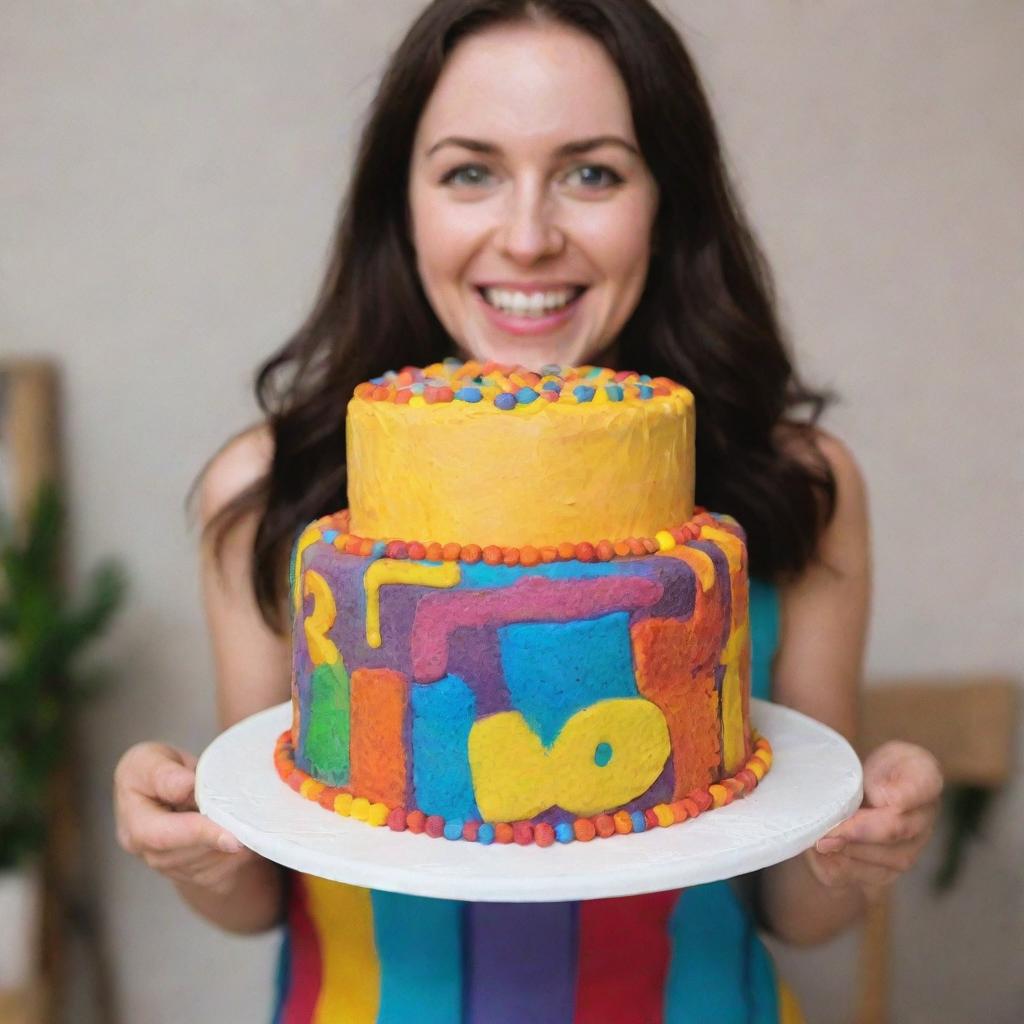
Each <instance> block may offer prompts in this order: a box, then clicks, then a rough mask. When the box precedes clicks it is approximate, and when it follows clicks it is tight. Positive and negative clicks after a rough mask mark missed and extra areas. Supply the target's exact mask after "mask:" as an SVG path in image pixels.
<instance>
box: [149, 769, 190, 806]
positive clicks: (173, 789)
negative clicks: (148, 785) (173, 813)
mask: <svg viewBox="0 0 1024 1024" xmlns="http://www.w3.org/2000/svg"><path fill="white" fill-rule="evenodd" d="M195 788H196V773H195V772H194V771H193V770H192V769H191V768H188V767H186V766H185V765H183V764H178V763H177V762H174V761H166V762H165V763H164V764H161V765H159V766H158V767H157V768H156V770H155V771H154V772H153V795H154V796H155V797H156V798H157V799H158V800H159V801H160V802H161V803H164V804H167V806H168V807H175V808H180V809H182V810H195V809H196V802H195Z"/></svg>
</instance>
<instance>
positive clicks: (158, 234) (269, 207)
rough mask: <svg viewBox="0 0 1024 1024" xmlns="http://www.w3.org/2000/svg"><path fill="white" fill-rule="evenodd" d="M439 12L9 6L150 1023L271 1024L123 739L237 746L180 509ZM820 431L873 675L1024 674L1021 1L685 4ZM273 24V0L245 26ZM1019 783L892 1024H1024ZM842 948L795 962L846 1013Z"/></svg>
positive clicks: (10, 107) (285, 327)
mask: <svg viewBox="0 0 1024 1024" xmlns="http://www.w3.org/2000/svg"><path fill="white" fill-rule="evenodd" d="M420 6H421V5H420V3H419V2H416V0H401V2H399V0H388V3H387V4H386V5H385V4H379V3H373V2H371V0H347V2H346V0H334V2H333V3H327V2H318V3H306V4H298V3H287V4H260V5H258V6H257V5H244V4H240V3H232V2H228V0H207V2H202V3H200V2H198V0H185V2H179V3H175V4H166V3H157V2H154V0H134V2H132V3H127V2H123V3H120V4H118V3H114V2H106V3H96V4H82V3H78V2H74V0H49V2H47V3H45V4H38V3H36V2H32V0H7V2H6V3H5V4H4V31H3V32H0V131H2V144H0V338H2V341H0V346H3V349H4V350H5V351H7V350H8V349H10V351H12V352H13V351H18V352H22V353H31V354H53V355H55V356H57V357H58V358H59V359H60V360H61V362H62V364H63V367H64V374H65V391H66V399H67V404H66V421H65V426H66V442H67V448H68V454H69V457H70V459H69V461H70V484H71V491H72V498H73V505H74V510H75V520H74V528H73V540H74V561H75V565H76V567H78V568H81V567H83V566H85V565H87V564H89V563H91V562H93V561H94V560H95V559H96V558H97V557H98V556H99V555H101V554H103V553H107V552H112V551H116V552H118V553H120V555H121V557H122V558H123V559H124V560H125V561H126V563H127V564H128V566H129V568H130V571H131V575H132V578H133V581H134V588H133V593H132V600H131V605H130V609H129V610H128V612H127V614H125V615H124V616H123V618H122V620H121V622H120V624H119V626H118V628H117V630H116V632H115V633H114V635H113V636H112V637H111V639H110V641H109V643H108V644H107V645H106V653H107V655H108V657H109V659H110V660H111V661H112V662H114V663H115V664H116V665H117V666H118V667H119V669H120V671H121V684H120V686H119V687H118V689H117V690H116V691H115V692H113V693H111V694H110V695H109V696H108V697H107V698H106V699H105V700H104V701H103V702H102V704H100V705H99V706H97V707H96V708H95V710H94V711H93V712H92V713H91V714H90V716H89V722H88V725H89V735H88V764H87V773H86V778H87V780H88V793H87V798H86V800H85V808H86V810H87V812H88V820H89V827H90V834H91V840H92V843H93V847H94V850H95V852H96V854H97V863H98V864H99V884H100V885H101V887H102V892H103V894H104V899H103V903H104V907H105V909H106V911H107V917H108V923H109V925H110V926H111V928H112V929H113V939H112V941H113V946H114V951H115V953H116V962H117V966H118V986H119V990H120V993H121V996H122V999H123V1005H124V1010H125V1020H126V1021H129V1022H132V1024H134V1022H145V1024H170V1022H179V1021H212V1020H230V1021H236V1020H237V1021H241V1020H257V1019H263V1017H264V1015H265V1012H266V1007H267V1002H268V999H269V994H270V988H271V954H272V946H273V943H272V942H271V941H270V940H269V939H260V940H251V941H242V940H234V939H226V938H224V937H222V936H220V935H219V934H216V933H215V932H213V931H212V930H210V929H208V928H206V927H205V926H204V925H202V924H200V923H198V922H197V921H196V920H194V919H193V918H192V917H190V915H189V914H188V913H187V912H186V911H185V910H183V909H182V908H181V907H180V906H179V904H178V902H177V900H176V899H175V897H174V895H173V893H172V892H171V891H170V889H169V887H168V886H167V885H165V884H164V883H163V882H161V881H160V880H159V879H157V878H155V877H154V876H152V875H150V874H149V873H148V872H147V871H145V870H144V869H143V868H142V867H140V866H139V865H137V864H135V863H133V862H132V861H130V860H129V859H128V858H127V857H126V856H124V855H123V854H121V853H120V852H119V851H118V850H117V849H116V847H115V844H114V842H113V839H112V830H111V812H110V808H109V806H108V799H107V792H108V780H109V775H110V771H111V770H112V768H113V765H114V763H115V760H116V758H117V756H118V754H119V753H120V751H121V750H123V749H124V748H125V747H126V746H127V745H129V744H130V743H131V742H133V741H134V740H136V739H139V738H142V737H149V736H159V737H164V738H166V739H168V740H171V741H174V742H177V743H181V744H184V745H185V746H188V747H191V748H193V749H195V750H198V749H199V748H201V747H202V745H203V744H204V743H205V742H207V741H208V740H209V739H210V737H211V736H212V734H213V730H214V716H213V702H212V679H211V670H210V665H209V659H208V649H207V643H206V639H205V636H204V631H203V625H202V621H201V616H200V612H199V610H198V605H197V599H196V584H195V580H194V576H193V572H192V568H191V565H192V558H193V539H192V538H191V537H190V536H189V534H188V533H187V531H186V527H185V523H184V519H183V514H182V500H183V496H184V494H185V491H186V488H187V486H188V484H189V482H190V480H191V478H192V476H193V474H194V472H195V471H196V470H197V469H198V467H199V466H200V464H201V463H202V461H203V459H204V458H205V457H206V456H207V455H208V454H209V453H210V452H211V451H212V450H213V449H214V447H215V446H216V445H217V444H218V443H219V442H220V441H221V440H222V439H223V438H224V437H225V436H226V435H227V434H228V433H229V432H230V431H232V430H234V429H236V428H238V427H240V426H242V425H243V424H245V423H246V422H247V421H248V420H250V419H251V418H252V417H253V416H254V406H253V403H252V400H251V397H250V393H249V383H250V378H251V373H252V370H253V367H254V366H255V364H256V362H257V361H258V360H259V359H260V358H261V357H262V356H263V355H265V354H266V353H268V352H269V351H270V350H271V349H272V348H273V347H274V346H275V345H276V344H277V343H278V342H279V341H280V340H281V339H282V338H283V337H284V335H285V334H286V333H287V332H288V331H289V329H290V328H292V327H293V326H294V325H295V324H296V322H297V319H298V318H299V317H300V316H301V314H302V313H303V311H304V309H305V308H306V305H307V304H308V302H309V300H310V298H311V295H312V293H313V291H314V288H315V286H316V283H317V278H318V274H319V270H320V268H321V266H322V260H323V254H324V251H325V246H326V242H327V238H328V235H329V232H330V228H331V223H332V221H333V217H334V212H335V207H336V204H337V200H338V197H339V196H340V193H341V189H342V186H343V183H344V181H345V178H346V174H347V168H348V164H349V160H350V158H351V153H352V149H353V143H354V140H355V137H356V133H357V131H358V126H359V124H360V117H361V112H362V110H363V108H364V107H365V104H366V102H367V101H368V99H369V98H370V96H371V95H372V91H373V86H374V82H375V76H376V75H377V73H378V71H379V69H380V66H381V62H382V60H383V59H384V56H385V54H386V53H387V51H388V49H389V48H390V47H391V46H393V45H394V44H395V43H396V42H397V39H398V37H399V36H400V33H401V31H402V30H403V28H404V26H405V25H406V24H407V23H408V21H409V18H410V16H411V15H412V14H413V12H414V11H416V10H418V9H419V7H420ZM669 6H670V7H671V9H672V10H673V11H674V12H676V13H677V14H678V15H679V17H680V18H681V21H682V23H683V25H684V26H685V27H686V29H687V37H688V39H689V41H690V43H691V44H692V47H693V49H694V51H695V53H696V55H697V57H698V59H699V61H700V63H701V66H702V67H703V69H704V71H705V73H706V78H707V82H708V85H709V88H710V91H711V93H712V96H713V101H714V104H715V107H716V109H717V111H718V112H719V114H720V117H721V124H722V127H723V131H724V134H725V137H726V140H727V144H728V148H729V150H730V152H731V154H732V156H733V158H734V161H735V167H736V171H737V176H738V178H739V180H740V182H741V184H742V188H743V192H744V194H745V196H746V197H747V200H748V202H749V208H750V211H751V214H752V217H753V219H754V221H755V223H756V225H757V227H758V229H759V230H760V232H761V235H762V238H763V240H764V243H765V245H766V247H767V249H768V252H769V254H770V256H771V259H772V261H773V264H774V267H775V270H776V273H777V277H778V282H779V290H780V294H781V299H782V306H783V310H784V313H785V316H786V319H787V322H788V324H789V325H790V327H791V329H792V334H793V337H794V339H795V343H796V346H797V348H798V350H799V354H800V356H801V358H802V360H803V363H804V366H805V368H806V370H807V371H808V374H809V376H811V378H812V379H814V380H815V381H817V382H819V383H825V384H828V385H833V386H835V387H836V388H837V389H838V390H839V391H840V392H841V394H842V396H843V399H844V401H843V404H842V405H841V406H839V407H837V408H836V410H835V411H834V413H833V414H832V416H831V418H830V420H829V423H830V424H831V425H832V427H833V428H834V429H835V430H836V431H837V432H838V433H839V434H840V435H842V436H843V437H844V438H846V439H847V440H848V441H849V443H850V444H851V445H852V447H853V448H854V450H855V451H856V453H857V454H858V456H859V458H860V460H861V463H862V465H863V467H864V470H865V473H866V475H867V478H868V482H869V485H870V488H871V494H872V502H873V510H874V521H875V537H876V553H877V565H878V573H877V575H878V593H877V600H876V605H875V616H874V628H873V635H872V643H871V652H870V658H869V664H870V670H871V672H872V674H875V675H880V674H896V673H905V672H923V673H957V672H971V671H975V670H982V669H986V670H1004V671H1008V672H1013V673H1016V674H1018V675H1020V674H1021V670H1022V667H1024V630H1022V628H1021V626H1022V590H1024V588H1022V573H1021V568H1020V566H1021V559H1022V556H1024V539H1022V538H1024V532H1022V531H1021V529H1020V514H1021V512H1022V511H1024V508H1022V504H1024V501H1022V499H1024V479H1022V474H1021V461H1020V454H1021V450H1022V441H1024V437H1022V419H1021V416H1020V413H1019V412H1018V411H1017V407H1018V404H1019V403H1020V402H1021V399H1022V398H1024V394H1022V387H1024V384H1022V382H1024V365H1022V351H1024V344H1022V337H1021V330H1020V313H1021V299H1022V294H1021V280H1022V277H1021V270H1022V266H1021V244H1022V241H1024V237H1022V235H1024V233H1022V225H1021V214H1020V187H1019V182H1020V181H1021V180H1022V178H1024V153H1022V142H1021V134H1020V116H1021V111H1022V95H1021V76H1020V72H1019V56H1020V53H1021V51H1022V48H1024V17H1022V15H1024V5H1021V4H1020V3H1018V2H1014V0H1003V2H999V0H975V2H972V3H966V2H952V0H942V2H936V0H928V2H926V0H901V2H900V3H891V2H884V0H816V2H814V3H800V2H797V0H788V2H783V0H775V2H773V3H758V4H754V3H751V2H740V0H704V2H700V3H697V2H686V0H676V2H675V3H672V4H671V5H669ZM257 10H258V13H255V12H256V11H257ZM1022 822H1024V791H1022V788H1021V787H1020V785H1015V786H1014V787H1013V789H1012V790H1011V791H1010V792H1009V793H1007V794H1006V795H1005V796H1004V797H1003V798H1002V799H1001V801H1000V802H999V804H998V806H997V808H996V812H995V816H994V818H993V820H992V823H991V828H990V830H989V834H988V840H987V843H986V846H985V848H984V849H979V850H975V851H973V852H972V855H971V857H970V861H969V864H968V868H967V872H966V875H965V877H964V879H963V881H962V884H961V885H960V887H959V889H958V890H957V891H956V892H955V893H954V894H953V895H952V896H950V897H947V898H946V899H945V900H943V901H936V900H935V899H933V898H932V897H931V896H930V895H929V894H928V893H927V891H926V878H925V873H924V872H923V871H922V872H918V873H917V874H916V875H915V877H914V878H913V879H911V880H909V881H908V882H907V883H906V884H905V885H904V886H903V888H902V890H901V892H900V898H899V904H898V908H897V910H898V912H897V952H896V961H897V962H896V970H897V1001H898V1008H899V1012H898V1015H897V1019H898V1020H900V1021H901V1022H905V1024H914V1022H921V1024H924V1022H925V1021H927V1022H929V1024H935V1022H939V1021H948V1022H954V1021H955V1022H961V1021H981V1020H984V1021H987V1022H992V1024H998V1022H1006V1024H1009V1022H1011V1021H1016V1020H1019V1019H1020V1015H1021V1013H1022V1012H1024V982H1022V981H1021V973H1020V969H1019V952H1018V951H1017V950H1015V949H1014V946H1015V945H1016V947H1018V950H1019V946H1020V944H1021V942H1022V940H1024V936H1022V923H1024V922H1022V916H1024V915H1022V911H1024V907H1022V896H1021V887H1020V884H1019V881H1020V872H1019V864H1020V850H1021V845H1022V841H1024V825H1022ZM850 955H851V947H850V941H849V940H842V941H840V942H839V943H837V944H834V945H833V947H830V948H828V949H825V950H820V951H815V952H813V953H810V954H787V955H786V956H785V958H784V959H785V965H786V969H787V970H788V971H790V973H791V974H792V976H793V977H794V979H795V980H796V982H797V984H798V987H799V988H801V990H802V991H803V992H804V993H805V994H806V996H807V1000H808V1005H809V1007H810V1008H811V1009H812V1018H813V1019H816V1020H822V1021H841V1020H844V1019H847V1017H846V1005H847V1004H846V993H848V992H849V980H848V976H849V974H850V965H851V961H850Z"/></svg>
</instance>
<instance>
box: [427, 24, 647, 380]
mask: <svg viewBox="0 0 1024 1024" xmlns="http://www.w3.org/2000/svg"><path fill="white" fill-rule="evenodd" d="M525 52H529V53H530V60H528V61H524V60H523V59H522V55H523V53H525ZM409 179H410V180H409V206H410V210H411V213H412V231H413V244H414V246H415V249H416V265H417V269H418V271H419V276H420V280H421V281H422V283H423V288H424V290H425V291H426V294H427V298H428V300H429V301H430V304H431V306H432V307H433V309H434V311H435V313H436V314H437V317H438V319H439V320H440V321H441V323H442V324H443V325H444V328H445V330H446V331H447V332H448V334H449V335H450V336H451V337H452V338H455V339H456V340H457V341H458V343H459V346H460V348H461V349H462V350H463V351H464V352H465V353H466V354H470V353H472V354H476V355H478V356H479V357H481V358H487V359H495V360H498V361H500V362H510V363H516V362H523V363H528V364H531V365H536V366H542V365H544V364H545V363H555V364H562V365H578V364H582V363H586V362H600V361H601V358H602V356H603V355H604V354H605V353H606V352H607V350H608V349H609V348H610V347H611V346H612V345H613V344H614V341H615V338H616V337H617V335H618V334H619V332H620V331H621V329H622V327H623V325H624V324H625V322H626V320H627V319H628V317H629V315H630V314H631V313H632V312H633V310H634V309H635V308H636V306H637V303H638V302H639V299H640V294H641V292H642V290H643V286H644V282H645V280H646V278H647V268H648V263H649V260H650V250H651V229H652V226H653V223H654V218H655V215H656V211H657V206H658V186H657V183H656V182H655V180H654V177H653V175H652V174H651V172H650V170H649V168H648V167H647V164H646V162H645V161H644V158H643V156H642V154H641V153H640V149H639V144H638V142H637V139H636V134H635V131H634V128H633V118H632V113H631V109H630V102H629V95H628V93H627V91H626V87H625V84H624V82H623V80H622V77H621V75H620V74H619V73H618V71H617V70H616V67H615V64H614V63H613V62H612V59H611V57H610V56H609V53H608V51H607V50H606V49H605V48H604V47H603V46H602V45H601V44H600V43H599V42H598V41H597V40H596V39H594V38H592V37H590V36H587V35H584V34H583V33H581V32H579V31H578V30H577V29H575V28H573V27H571V26H569V25H566V24H560V23H557V22H555V23H546V24H545V23H536V22H525V23H522V24H518V25H502V26H499V27H495V28H491V29H489V30H486V31H482V32H479V33H477V34H475V35H473V36H470V37H469V38H468V39H465V40H463V41H462V42H461V43H460V44H459V45H458V46H456V47H455V49H454V50H453V52H452V54H451V56H450V57H449V59H448V62H447V64H446V65H445V68H444V70H443V72H442V73H441V76H440V79H439V80H438V83H437V85H436V87H435V89H434V92H433V93H432V94H431V97H430V100H429V101H428V102H427V105H426V107H425V108H424V111H423V116H422V118H421V120H420V123H419V127H418V129H417V131H416V137H415V140H414V142H413V155H412V164H411V168H410V175H409Z"/></svg>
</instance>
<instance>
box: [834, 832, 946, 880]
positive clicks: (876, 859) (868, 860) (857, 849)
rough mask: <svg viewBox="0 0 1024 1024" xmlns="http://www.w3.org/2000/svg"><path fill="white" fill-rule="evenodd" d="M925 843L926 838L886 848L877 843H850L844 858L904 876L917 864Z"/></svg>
mask: <svg viewBox="0 0 1024 1024" xmlns="http://www.w3.org/2000/svg"><path fill="white" fill-rule="evenodd" d="M925 841H926V837H921V838H918V839H911V840H908V841H907V842H905V843H893V844H890V845H886V846H881V845H879V844H877V843H849V844H848V845H847V846H846V848H845V849H844V850H843V856H844V857H849V858H850V859H851V860H855V861H857V862H858V863H860V864H874V865H876V866H878V867H883V868H890V869H892V870H893V871H897V872H899V873H900V874H904V873H905V872H907V871H909V870H910V869H911V868H912V867H913V866H914V865H915V864H916V863H917V858H918V856H919V855H920V853H921V850H923V849H924V845H925Z"/></svg>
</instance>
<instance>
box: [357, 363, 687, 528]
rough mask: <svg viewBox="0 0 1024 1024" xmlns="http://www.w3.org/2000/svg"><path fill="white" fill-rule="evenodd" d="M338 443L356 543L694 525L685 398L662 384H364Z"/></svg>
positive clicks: (424, 380) (468, 367)
mask: <svg viewBox="0 0 1024 1024" xmlns="http://www.w3.org/2000/svg"><path fill="white" fill-rule="evenodd" d="M347 438H348V480H349V483H348V499H349V509H350V512H351V529H352V531H353V532H355V533H358V534H361V535H362V536H364V537H376V538H380V539H400V540H419V541H425V542H427V541H436V542H439V543H442V544H443V543H449V542H457V543H460V544H479V545H481V546H484V545H489V544H496V545H510V546H517V547H521V546H524V545H534V546H540V545H557V544H560V543H563V542H572V543H579V542H582V541H590V542H593V543H597V542H598V541H600V540H609V541H613V542H614V541H617V540H625V539H627V538H630V537H653V536H654V534H655V533H657V532H658V531H659V530H664V529H666V528H669V527H673V526H677V525H679V524H680V523H684V522H686V521H687V520H688V519H689V518H690V516H691V515H692V513H693V477H694V409H693V395H692V394H691V393H690V392H689V391H688V390H687V389H686V388H684V387H682V386H681V385H679V384H676V383H674V382H673V381H670V380H667V379H666V378H661V377H659V378H655V379H654V380H651V379H650V378H648V377H645V376H641V375H639V374H636V373H628V372H617V371H614V370H609V369H604V368H601V367H589V366H584V367H579V368H560V367H553V366H552V367H544V368H543V371H542V372H541V373H533V372H530V371H528V370H524V369H522V368H513V367H506V366H498V365H497V364H493V363H487V364H480V363H476V362H467V363H459V362H456V361H446V362H445V363H438V364H435V365H434V366H428V367H426V368H425V369H424V370H418V369H417V370H414V369H406V370H403V371H401V372H400V373H388V374H385V375H384V376H383V377H379V378H377V379H376V380H374V381H371V382H368V383H366V384H360V385H359V387H358V388H356V393H355V397H354V398H353V399H352V401H351V402H350V403H349V407H348V426H347Z"/></svg>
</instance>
